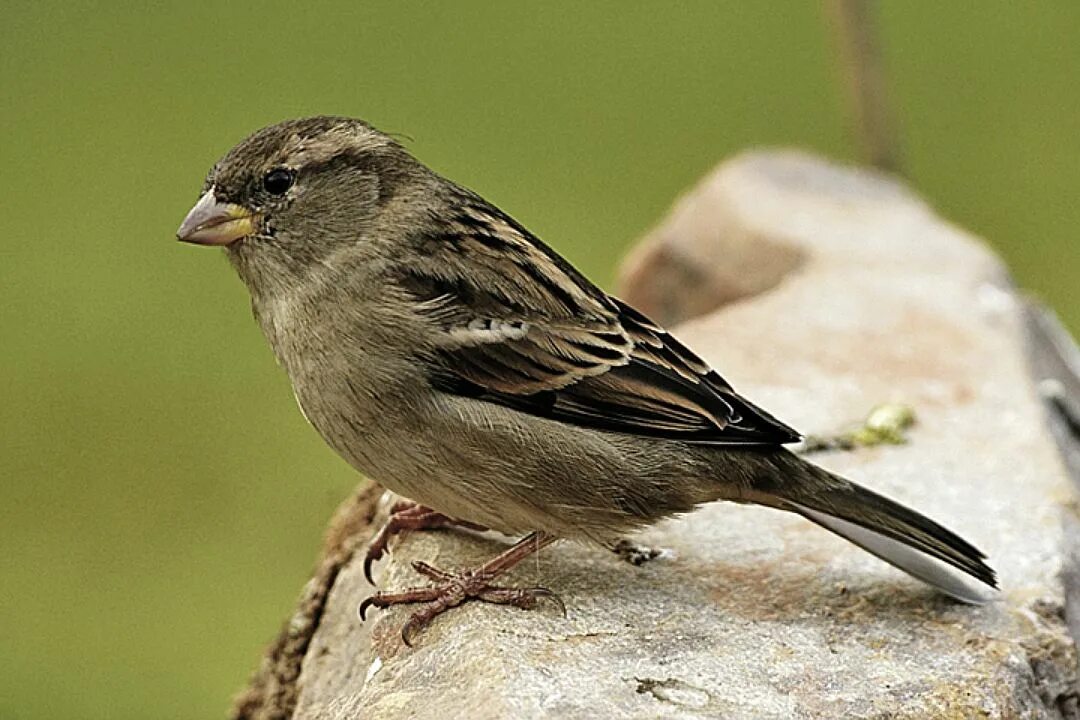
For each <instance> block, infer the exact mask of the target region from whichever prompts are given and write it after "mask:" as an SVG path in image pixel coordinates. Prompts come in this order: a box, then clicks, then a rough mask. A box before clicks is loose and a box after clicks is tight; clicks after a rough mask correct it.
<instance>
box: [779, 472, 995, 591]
mask: <svg viewBox="0 0 1080 720" xmlns="http://www.w3.org/2000/svg"><path fill="white" fill-rule="evenodd" d="M790 457H791V458H792V459H793V460H795V461H796V462H797V463H798V467H797V468H791V469H795V470H796V473H795V474H796V476H797V477H790V476H789V482H781V483H776V482H775V480H773V482H771V483H769V484H770V485H771V486H772V487H770V488H768V490H767V492H768V494H769V495H770V496H771V497H770V498H769V501H768V502H767V504H770V505H773V506H774V507H780V508H783V509H786V510H790V511H792V512H795V513H798V514H799V515H802V516H803V517H805V518H806V519H808V520H810V521H812V522H814V523H816V524H818V525H820V526H821V527H823V528H825V529H827V530H830V531H832V532H834V533H836V534H837V535H839V536H840V537H842V538H844V539H846V540H848V541H850V542H852V543H854V544H855V545H858V546H859V547H861V548H862V549H864V550H866V551H867V552H870V553H872V554H874V555H876V556H877V557H879V558H881V559H882V560H884V561H886V562H888V563H890V564H891V565H894V566H895V567H898V568H900V569H901V570H903V571H904V572H907V573H908V574H910V575H912V576H914V577H916V578H918V579H919V580H922V581H923V582H925V583H928V584H930V585H932V586H934V587H936V588H937V589H939V590H940V591H942V592H944V593H945V594H947V595H950V596H952V597H954V598H956V599H958V600H961V601H963V602H968V603H973V604H981V603H984V602H986V601H988V600H989V599H990V598H991V597H992V594H991V593H990V592H989V590H988V588H993V589H997V576H996V574H995V573H994V570H993V569H992V568H991V567H990V566H989V565H987V564H986V562H985V559H986V556H985V555H984V554H983V553H982V552H980V551H979V550H978V549H977V548H976V547H974V546H973V545H972V544H971V543H969V542H967V541H966V540H964V539H963V538H961V537H960V536H959V535H957V534H956V533H954V532H952V531H951V530H949V529H947V528H945V527H943V526H941V525H939V524H938V523H936V522H934V521H933V520H931V519H929V518H927V517H925V516H924V515H921V514H919V513H917V512H915V511H914V510H911V509H910V508H907V507H904V506H903V505H901V504H899V503H897V502H894V501H892V500H889V499H888V498H886V497H884V496H882V495H878V494H877V493H875V492H871V491H870V490H867V489H866V488H863V487H860V486H858V485H856V484H854V483H852V482H850V481H848V480H846V479H844V478H842V477H839V476H837V475H834V474H832V473H830V472H828V471H827V470H824V469H823V468H819V467H817V466H816V465H813V464H811V463H808V462H806V461H804V460H801V459H798V458H795V457H794V456H790ZM807 476H809V477H807ZM759 489H761V490H765V488H759ZM957 571H960V572H957ZM965 576H968V577H965ZM970 578H974V579H976V580H978V581H980V582H981V583H983V584H984V585H985V586H988V588H987V587H980V586H978V585H977V584H975V583H972V582H971V581H970Z"/></svg>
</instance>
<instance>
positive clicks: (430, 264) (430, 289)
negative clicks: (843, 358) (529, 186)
mask: <svg viewBox="0 0 1080 720" xmlns="http://www.w3.org/2000/svg"><path fill="white" fill-rule="evenodd" d="M417 242H418V243H420V244H421V246H422V247H423V248H424V252H423V253H422V254H421V257H422V259H421V260H420V261H418V262H417V263H414V264H413V265H411V266H409V267H408V268H404V269H403V270H402V277H401V282H402V284H403V285H404V287H406V288H408V289H409V290H411V291H412V292H413V293H414V294H415V295H416V296H417V298H418V299H419V300H420V301H421V302H422V303H423V307H424V308H425V311H426V312H427V313H428V314H429V315H430V317H431V318H432V319H434V320H436V321H437V322H438V323H439V324H440V325H441V326H442V328H443V329H444V331H445V334H444V335H443V337H442V338H441V339H440V342H439V343H438V349H437V350H436V352H435V356H434V358H433V360H434V362H433V366H432V368H431V377H432V382H433V383H434V384H435V385H436V386H437V387H438V388H439V389H441V390H444V391H447V392H454V393H458V394H464V395H469V396H473V397H477V398H480V399H483V400H486V401H488V402H493V403H498V404H501V405H505V406H508V407H512V408H514V409H517V410H520V411H523V412H529V413H533V414H536V415H540V416H543V417H548V418H551V419H555V420H560V421H563V422H568V423H573V424H576V425H580V426H583V427H590V428H596V429H601V430H611V431H616V432H623V433H629V434H637V435H645V436H650V437H664V438H671V439H679V440H684V441H689V442H702V443H721V444H724V443H731V444H753V445H771V444H782V443H790V442H796V441H797V440H799V438H800V436H799V434H798V433H797V432H796V431H794V430H793V429H791V428H790V427H788V426H787V425H785V424H783V423H782V422H780V421H778V420H776V419H775V418H773V417H772V416H771V415H769V414H768V413H766V412H765V411H763V410H761V409H760V408H758V407H756V406H754V405H753V404H751V403H750V402H749V401H747V400H745V399H743V398H742V397H740V396H739V395H738V394H737V393H735V391H734V390H732V388H731V386H730V385H729V384H728V383H727V382H725V381H724V379H723V378H721V377H720V375H719V374H717V373H716V371H715V370H713V369H712V368H710V367H709V366H708V364H707V363H705V362H704V361H703V360H701V358H699V357H698V356H697V355H695V354H694V353H693V352H691V351H690V350H689V349H688V348H686V347H685V346H684V345H683V344H682V343H680V342H679V341H678V340H676V339H675V338H673V337H672V336H671V335H669V334H668V333H667V332H666V331H664V330H663V328H661V327H660V326H659V325H656V324H655V323H653V322H652V321H650V320H649V319H648V318H646V317H645V316H644V315H642V314H641V313H639V312H637V311H636V310H634V309H633V308H631V307H630V306H628V305H626V304H624V303H622V302H621V301H619V300H617V299H615V298H612V297H610V296H608V295H607V294H605V293H604V292H603V291H602V290H600V289H599V288H597V287H596V286H595V285H593V284H592V283H590V282H589V281H588V280H587V279H585V278H584V277H583V276H582V275H581V274H580V273H578V272H577V271H576V270H574V268H572V267H571V266H570V265H569V264H568V263H567V262H566V261H565V260H563V259H562V258H560V257H559V256H558V255H556V254H555V253H554V251H552V250H551V249H550V248H548V247H547V246H546V245H544V244H543V243H541V242H540V241H539V240H538V239H536V238H535V237H533V236H532V235H530V234H529V233H528V231H527V230H525V229H524V228H522V227H521V226H520V225H518V224H517V223H516V222H515V221H514V220H513V219H511V218H509V217H508V216H506V215H504V214H503V213H501V212H500V211H498V210H497V209H495V208H493V207H491V206H490V205H488V204H486V203H484V201H483V200H481V199H479V198H478V197H476V196H474V195H472V194H467V195H466V196H465V197H464V202H463V204H462V205H461V212H460V215H459V216H458V217H456V218H455V219H454V220H452V221H449V222H444V223H443V228H442V231H441V232H439V233H436V234H429V235H425V236H424V237H422V238H418V239H417Z"/></svg>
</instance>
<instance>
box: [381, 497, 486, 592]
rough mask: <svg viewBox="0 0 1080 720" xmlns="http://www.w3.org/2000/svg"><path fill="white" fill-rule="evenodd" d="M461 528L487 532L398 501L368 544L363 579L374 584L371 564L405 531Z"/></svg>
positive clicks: (426, 509)
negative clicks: (391, 540) (391, 539)
mask: <svg viewBox="0 0 1080 720" xmlns="http://www.w3.org/2000/svg"><path fill="white" fill-rule="evenodd" d="M447 527H462V528H467V529H469V530H487V528H486V527H483V526H482V525H477V524H476V523H471V522H465V521H464V520H454V519H453V518H449V517H447V516H446V515H443V514H442V513H437V512H435V511H434V510H432V509H431V508H429V507H425V506H423V505H420V504H418V503H414V502H411V501H409V500H399V501H398V502H396V503H394V505H393V506H392V507H391V508H390V517H388V518H387V519H386V522H385V523H384V524H383V526H382V527H381V528H379V532H377V533H376V534H375V537H373V538H372V539H371V542H370V543H369V544H368V549H367V555H366V556H365V557H364V577H366V578H367V580H368V582H370V583H372V584H374V582H372V579H371V566H372V564H373V563H374V562H375V561H376V560H378V559H379V558H381V557H382V556H383V555H384V554H386V550H387V546H388V545H389V543H390V538H392V537H394V536H395V535H397V534H399V533H402V532H405V531H406V530H428V529H433V528H447Z"/></svg>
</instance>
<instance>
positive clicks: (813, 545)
mask: <svg viewBox="0 0 1080 720" xmlns="http://www.w3.org/2000/svg"><path fill="white" fill-rule="evenodd" d="M627 277H630V278H632V283H631V284H630V285H629V286H627V287H624V296H625V297H626V298H627V299H628V300H630V301H632V302H635V303H637V304H639V305H640V306H642V308H643V309H645V310H646V311H648V312H652V313H654V314H655V315H657V316H660V317H663V318H664V319H665V320H668V319H672V318H679V317H688V316H691V315H697V314H700V313H702V312H708V314H707V315H705V316H703V317H699V318H697V319H695V320H692V321H690V322H688V323H686V324H684V325H682V326H681V327H680V328H679V329H678V330H679V335H680V337H682V338H683V339H684V340H685V341H686V342H687V343H688V344H689V345H691V346H692V347H694V348H695V349H696V350H698V351H699V352H700V353H702V354H703V355H704V356H705V357H706V358H708V359H709V360H710V361H712V362H713V363H714V365H715V366H716V367H717V368H718V369H720V371H721V373H722V374H723V375H725V377H727V379H728V380H730V381H731V382H732V383H733V384H734V385H735V386H736V387H737V388H739V389H740V390H742V391H744V392H745V393H746V394H747V395H749V397H751V398H752V399H754V400H755V401H756V402H758V403H759V404H761V405H763V406H764V407H766V408H768V409H770V410H771V411H773V412H774V413H776V414H777V415H778V416H779V417H781V418H783V419H785V420H786V421H788V422H790V423H792V424H794V425H795V426H796V427H798V428H800V429H802V430H804V431H806V432H827V431H829V430H832V429H834V428H836V427H838V426H840V425H842V424H844V423H845V422H847V421H852V420H855V419H858V418H860V417H862V416H863V415H865V413H866V411H867V410H868V409H869V408H870V407H871V406H873V405H876V404H878V403H881V402H884V401H897V402H902V403H906V404H908V405H911V406H913V407H914V408H915V410H916V412H917V414H918V417H919V424H918V426H917V427H915V428H914V430H913V431H912V432H911V435H910V438H911V442H910V443H909V444H907V445H903V446H883V447H879V448H873V449H866V450H858V451H855V452H852V453H832V454H822V455H818V456H816V458H815V459H816V460H817V461H819V462H821V463H823V464H825V465H827V466H828V467H830V468H832V469H834V470H836V471H839V472H841V473H844V474H846V475H848V476H850V477H851V478H852V479H855V480H857V481H859V482H862V483H864V484H866V485H868V486H869V487H871V488H874V489H876V490H879V491H881V492H884V493H886V494H888V495H890V496H892V497H895V498H896V499H898V500H900V501H902V502H905V503H907V504H909V505H911V506H913V507H915V508H918V509H920V510H922V511H924V512H926V513H927V514H929V515H931V516H932V517H934V518H935V519H937V520H939V521H941V522H943V523H945V524H946V525H948V526H950V527H951V528H953V529H954V530H956V531H958V532H960V533H961V534H962V535H964V536H965V537H967V538H968V539H970V540H972V541H973V542H974V543H975V544H976V545H978V546H980V547H981V548H982V549H983V550H985V551H986V552H987V553H988V554H989V555H990V559H991V564H992V565H993V566H994V567H995V568H996V569H997V570H998V572H999V574H1000V576H1001V580H1002V585H1003V591H1002V592H1001V594H1000V596H999V598H998V599H997V600H995V601H994V602H992V603H991V604H989V605H987V606H985V607H978V608H977V607H969V606H964V605H958V604H956V603H953V602H950V601H949V600H947V599H944V598H942V597H941V596H938V595H936V594H935V593H934V592H933V591H931V590H929V589H928V588H926V587H925V586H923V585H921V584H919V583H918V582H916V581H914V580H912V579H909V578H908V577H906V576H904V575H903V574H901V573H900V572H899V571H897V570H894V569H892V568H891V567H889V566H887V565H885V564H884V563H882V562H880V561H878V560H876V559H875V558H873V557H871V556H869V555H867V554H866V553H863V552H862V551H860V550H858V549H857V548H855V547H853V546H851V545H849V544H847V543H845V542H844V541H842V540H840V539H838V538H836V537H834V536H832V535H830V534H828V533H826V532H825V531H823V530H821V529H819V528H817V527H816V526H813V525H811V524H810V523H808V522H806V521H804V520H802V519H800V518H798V517H793V516H788V515H785V514H782V513H780V512H776V511H771V510H766V509H759V508H746V507H739V506H734V505H722V504H715V505H712V506H709V507H706V508H703V509H702V510H700V511H698V512H695V513H693V514H691V515H688V516H686V517H683V518H680V519H678V520H674V521H670V522H666V523H664V524H662V525H661V526H658V527H656V528H653V529H651V530H650V531H648V532H646V533H644V534H643V535H642V536H641V537H640V538H637V539H638V540H640V541H642V542H645V543H647V544H650V545H654V546H660V547H663V548H667V549H669V550H670V551H671V553H670V554H669V556H667V557H662V558H659V559H657V560H653V561H651V562H649V563H646V564H645V565H643V566H642V567H633V566H631V565H629V564H627V563H625V562H622V561H620V560H619V559H617V558H616V557H615V556H613V555H611V554H607V553H605V552H602V551H599V550H596V549H594V548H586V547H578V546H574V545H569V544H560V545H556V546H554V547H553V548H551V549H548V550H545V551H544V552H543V553H542V554H541V556H540V558H539V559H538V560H537V561H536V562H532V561H528V562H526V563H524V565H523V567H521V568H519V569H518V570H517V571H515V572H514V573H513V574H512V575H511V576H510V577H509V578H508V580H509V581H510V582H518V583H526V584H535V583H540V584H543V585H546V586H548V587H550V588H552V589H553V590H555V591H556V592H558V593H560V594H561V596H562V598H563V600H564V601H565V602H566V605H567V607H568V610H569V617H568V618H567V619H564V618H562V617H561V616H560V615H559V614H558V612H557V611H556V610H555V609H554V608H553V607H550V606H544V607H541V608H540V609H538V610H535V611H532V612H524V611H520V610H516V609H511V608H505V607H493V606H484V605H479V604H472V605H466V606H463V607H461V608H458V609H457V610H455V611H452V612H450V613H447V614H445V615H443V616H441V617H440V618H438V619H437V620H436V621H435V623H434V624H433V625H432V626H431V627H430V628H429V629H427V630H426V631H425V632H424V633H423V634H421V635H420V636H419V638H418V639H417V645H416V647H415V648H413V649H409V648H406V647H404V646H403V645H402V644H401V641H400V639H399V636H398V630H399V629H400V627H401V625H402V623H403V622H404V620H405V618H406V617H407V613H408V612H409V610H408V609H403V608H398V609H394V610H390V611H385V612H382V613H376V615H375V618H374V621H371V620H369V621H368V623H366V624H361V623H360V621H359V619H358V618H357V616H356V608H357V605H358V604H359V602H360V601H361V600H362V599H363V598H364V597H365V596H366V595H368V594H369V593H370V592H371V590H372V588H371V587H370V586H369V585H368V584H367V583H366V581H365V580H364V578H363V574H362V571H361V566H360V561H359V558H356V557H351V558H350V557H349V556H348V555H340V554H339V557H338V559H339V562H338V566H337V567H339V568H340V569H339V570H337V569H336V570H335V572H334V573H333V576H332V577H330V578H329V579H327V578H326V577H324V579H323V582H324V583H325V584H326V585H327V587H328V589H329V595H328V597H326V599H325V603H320V604H319V613H318V616H317V617H316V618H314V620H312V619H311V618H308V619H307V620H306V621H305V623H301V624H304V625H305V627H309V628H314V635H313V637H310V639H309V641H308V642H307V643H306V644H304V643H296V642H294V643H293V645H294V646H296V647H302V655H303V657H302V669H301V672H300V676H299V680H298V684H297V688H298V691H299V692H298V700H297V705H296V717H302V718H352V717H371V718H381V719H391V718H503V717H521V718H533V717H546V718H589V719H590V720H591V719H593V718H813V717H855V718H884V717H888V718H929V717H934V718H937V717H947V718H953V717H955V718H967V717H995V718H997V717H1001V718H1013V717H1023V718H1043V717H1077V716H1078V711H1077V695H1076V688H1077V656H1076V649H1075V646H1074V643H1073V641H1072V639H1071V637H1070V635H1069V633H1068V630H1067V627H1066V623H1065V591H1064V587H1063V582H1062V578H1061V574H1062V572H1063V569H1064V565H1065V562H1064V560H1063V557H1064V555H1063V550H1064V544H1065V542H1066V537H1065V533H1064V531H1063V525H1062V516H1063V514H1064V515H1065V516H1066V517H1068V518H1072V519H1074V520H1075V508H1076V505H1075V499H1074V495H1073V492H1074V491H1073V488H1072V487H1071V486H1070V484H1069V482H1068V478H1067V474H1066V471H1065V468H1064V465H1063V463H1062V460H1061V457H1060V455H1059V452H1058V450H1057V448H1056V447H1055V444H1054V440H1053V438H1052V436H1051V435H1050V433H1049V432H1048V430H1047V424H1046V421H1045V418H1044V410H1043V407H1042V406H1041V401H1040V399H1039V396H1038V394H1037V393H1036V390H1035V386H1034V382H1033V380H1032V376H1031V374H1030V371H1029V369H1028V366H1027V363H1026V359H1025V339H1024V338H1025V336H1024V331H1023V323H1024V320H1023V317H1024V305H1023V302H1022V301H1021V300H1020V298H1018V296H1017V295H1016V294H1015V293H1014V292H1013V290H1012V289H1011V288H1010V286H1009V284H1008V280H1007V277H1006V274H1005V272H1004V270H1003V268H1002V266H1001V264H1000V263H999V261H998V260H997V259H995V258H994V256H993V255H991V254H990V253H989V252H988V251H987V250H986V248H984V247H983V246H982V245H981V244H980V243H979V242H977V241H976V240H974V239H973V238H971V237H970V236H968V235H966V234H965V233H963V232H962V231H960V230H958V229H957V228H955V227H953V226H951V225H949V224H948V223H946V222H943V221H942V220H941V219H939V218H937V217H936V216H935V215H934V214H933V213H932V212H931V210H930V209H929V208H928V207H927V206H926V205H925V204H924V203H922V202H921V201H920V200H918V199H917V198H915V197H913V196H912V195H911V194H910V193H909V192H907V191H906V190H904V188H902V187H901V186H899V185H897V184H895V183H894V182H892V181H889V180H886V179H883V178H882V177H880V176H877V175H874V174H870V173H865V172H859V171H853V170H848V169H841V168H837V167H834V166H831V165H828V164H826V163H823V162H821V161H819V160H815V159H813V158H810V157H807V156H804V155H799V154H791V153H779V154H749V155H744V156H741V157H739V158H736V159H735V160H732V161H730V162H728V163H726V164H724V165H723V166H722V167H721V168H720V169H719V170H718V171H717V172H716V173H715V174H713V175H712V176H710V177H709V178H707V179H706V180H705V181H704V182H703V184H702V185H701V186H700V187H699V188H698V189H696V190H695V191H693V193H691V194H690V195H689V196H687V197H686V198H684V199H683V200H682V201H681V202H680V203H679V205H678V206H677V208H676V211H675V213H674V214H673V216H672V217H671V218H670V219H668V220H667V221H665V223H664V224H663V225H662V226H661V227H660V228H659V229H657V230H656V231H655V232H654V233H653V234H652V236H651V237H650V238H649V239H647V240H646V241H645V242H644V243H643V245H642V246H641V247H640V248H639V250H638V251H637V252H636V253H635V255H634V258H633V260H632V263H631V270H630V271H629V273H628V275H627ZM740 298H741V299H740ZM735 299H738V301H737V302H734V303H731V304H728V305H726V306H725V307H723V308H721V309H719V310H714V308H715V307H716V306H717V305H719V304H721V303H724V302H729V303H730V301H732V300H735ZM357 512H358V513H360V514H361V515H364V514H365V513H367V512H370V508H368V509H367V510H364V511H363V512H361V511H359V510H357ZM365 517H366V516H365ZM365 524H366V523H364V522H361V523H358V526H364V525H365ZM500 547H501V545H500V544H499V542H498V541H497V540H494V539H490V538H481V537H476V536H470V535H466V534H462V533H455V532H429V533H418V534H414V535H411V536H408V537H406V538H403V539H402V540H401V541H400V542H399V543H397V544H396V545H395V546H394V552H393V555H392V558H391V559H390V560H389V561H384V562H383V563H382V564H381V566H380V570H381V572H380V573H379V574H378V575H377V580H378V581H379V583H380V585H381V586H383V587H386V588H400V587H403V586H407V585H414V584H418V583H420V582H421V579H420V578H419V577H418V576H416V575H415V574H414V573H413V572H412V570H411V569H410V568H409V565H408V562H409V561H410V560H412V559H416V558H423V559H425V560H428V561H430V562H433V563H435V564H437V565H442V566H444V567H454V566H461V565H466V564H469V565H471V564H474V563H476V562H478V561H480V560H481V559H484V558H486V557H487V556H490V555H491V554H493V553H495V552H496V551H497V550H498V549H499V548H500ZM309 595H310V593H309ZM263 709H265V708H263ZM261 712H263V710H261V709H260V706H259V705H258V703H257V702H256V701H255V700H252V701H251V702H250V703H249V705H248V712H246V713H238V716H242V717H271V716H273V715H272V714H271V713H270V712H269V711H266V712H265V713H264V714H260V713H261Z"/></svg>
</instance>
